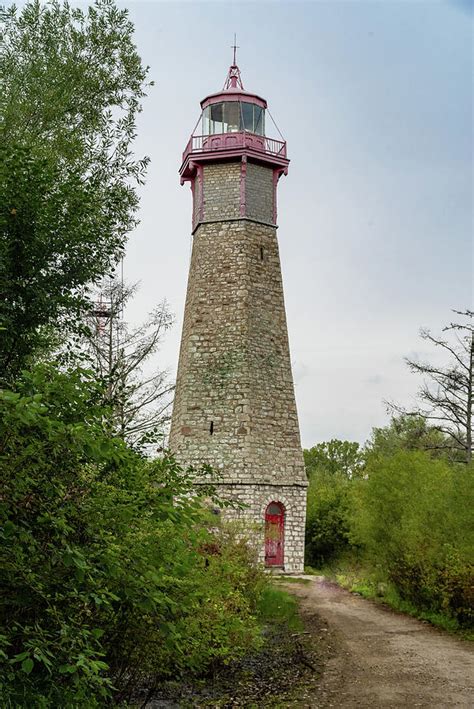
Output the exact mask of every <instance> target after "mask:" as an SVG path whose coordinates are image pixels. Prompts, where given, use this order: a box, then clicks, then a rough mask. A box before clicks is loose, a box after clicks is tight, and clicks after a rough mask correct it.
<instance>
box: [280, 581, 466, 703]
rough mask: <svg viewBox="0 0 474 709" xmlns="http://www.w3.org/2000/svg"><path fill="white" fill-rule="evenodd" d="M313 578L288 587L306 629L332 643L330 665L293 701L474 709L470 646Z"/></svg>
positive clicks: (326, 644)
mask: <svg viewBox="0 0 474 709" xmlns="http://www.w3.org/2000/svg"><path fill="white" fill-rule="evenodd" d="M307 578H311V583H309V584H306V585H304V586H303V585H301V586H300V585H297V584H288V585H287V589H288V590H289V591H291V592H292V593H294V594H295V595H297V596H298V597H299V598H300V601H301V610H302V613H303V616H304V617H305V619H306V629H307V630H309V631H310V632H311V633H312V634H313V635H314V636H315V638H316V639H317V640H318V641H319V642H320V643H321V645H322V646H323V647H325V648H326V663H325V669H324V672H323V675H322V677H321V678H320V680H319V682H318V686H317V687H316V689H314V688H312V696H308V695H305V696H304V699H303V697H301V703H300V702H297V703H296V704H295V705H294V706H305V707H331V706H334V707H363V708H364V709H369V708H371V707H407V708H409V709H411V708H412V707H473V708H474V686H473V685H474V651H473V648H472V646H471V645H470V644H469V643H467V642H465V641H462V640H459V639H457V638H454V637H452V636H450V635H447V634H446V633H444V632H442V631H439V630H435V629H434V628H432V627H431V626H430V625H428V624H426V623H423V622H420V621H418V620H416V619H414V618H411V617H408V616H405V615H402V614H399V613H396V612H394V611H391V610H389V609H387V608H386V607H383V606H380V605H378V604H375V603H372V602H370V601H367V600H365V599H363V598H361V597H360V596H356V595H354V594H351V593H349V592H348V591H345V590H343V589H341V588H340V587H339V586H337V585H335V584H333V583H329V582H327V581H326V580H325V579H324V577H307ZM312 619H313V621H314V623H313V622H312ZM321 620H322V621H323V622H324V626H325V627H323V626H322V625H321Z"/></svg>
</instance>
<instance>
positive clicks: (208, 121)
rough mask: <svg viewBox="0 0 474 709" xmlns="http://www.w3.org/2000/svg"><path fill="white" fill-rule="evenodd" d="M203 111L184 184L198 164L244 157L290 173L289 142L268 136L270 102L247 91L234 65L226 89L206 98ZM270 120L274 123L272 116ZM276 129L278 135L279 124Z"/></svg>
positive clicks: (187, 153) (186, 159)
mask: <svg viewBox="0 0 474 709" xmlns="http://www.w3.org/2000/svg"><path fill="white" fill-rule="evenodd" d="M201 109H202V112H201V115H200V117H199V120H198V122H197V124H196V127H195V129H194V131H193V133H192V135H191V137H190V139H189V141H188V144H187V145H186V148H185V150H184V152H183V162H182V165H181V168H180V171H179V172H180V175H181V183H184V182H185V181H187V180H192V179H193V176H194V174H195V171H196V168H197V165H199V164H203V163H204V162H208V161H214V160H225V159H238V158H243V157H245V158H247V157H248V158H250V159H251V160H253V161H255V162H257V163H260V164H265V165H268V166H269V167H273V168H275V169H277V170H279V172H280V174H281V173H284V174H286V173H287V171H288V163H289V160H288V159H287V157H286V142H285V140H283V137H282V136H281V134H280V137H281V140H280V139H277V138H273V137H270V136H269V135H268V123H269V121H268V117H267V113H269V112H268V107H267V102H266V101H265V99H263V98H261V96H258V95H257V94H253V93H250V92H248V91H245V89H244V87H243V84H242V79H241V76H240V70H239V67H238V66H237V65H236V64H235V63H234V64H233V65H232V66H231V67H230V69H229V72H228V75H227V78H226V81H225V84H224V87H223V89H222V90H221V91H219V92H218V93H214V94H210V95H209V96H206V98H204V99H203V100H202V101H201ZM270 120H271V121H273V119H271V116H270ZM273 124H274V122H273ZM274 126H275V131H278V128H277V127H276V124H274ZM278 132H279V131H278Z"/></svg>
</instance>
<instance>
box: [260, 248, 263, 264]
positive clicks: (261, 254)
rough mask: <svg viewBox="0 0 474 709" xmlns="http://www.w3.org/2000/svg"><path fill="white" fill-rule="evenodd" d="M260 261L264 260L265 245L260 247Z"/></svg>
mask: <svg viewBox="0 0 474 709" xmlns="http://www.w3.org/2000/svg"><path fill="white" fill-rule="evenodd" d="M260 261H263V246H261V247H260Z"/></svg>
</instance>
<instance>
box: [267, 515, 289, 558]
mask: <svg viewBox="0 0 474 709" xmlns="http://www.w3.org/2000/svg"><path fill="white" fill-rule="evenodd" d="M284 533H285V508H284V507H283V505H282V504H281V502H270V504H269V505H268V507H267V509H266V510H265V566H283V559H284Z"/></svg>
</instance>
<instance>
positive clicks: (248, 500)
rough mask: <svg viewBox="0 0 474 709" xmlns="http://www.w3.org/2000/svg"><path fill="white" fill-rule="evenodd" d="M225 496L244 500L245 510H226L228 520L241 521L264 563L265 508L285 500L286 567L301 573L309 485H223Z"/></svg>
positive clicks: (290, 571)
mask: <svg viewBox="0 0 474 709" xmlns="http://www.w3.org/2000/svg"><path fill="white" fill-rule="evenodd" d="M220 494H221V496H222V497H223V498H224V499H232V500H238V501H239V502H244V503H245V504H246V508H244V509H242V510H232V509H227V510H225V511H224V517H225V519H229V520H233V521H234V520H238V521H239V522H242V524H243V525H244V533H245V532H247V531H248V535H249V539H251V540H252V541H253V543H254V544H255V546H256V548H257V550H258V557H259V561H260V562H261V563H262V564H264V563H265V540H264V536H265V535H264V530H265V510H266V509H267V507H268V505H269V504H270V502H282V503H283V505H284V508H285V522H284V530H285V532H284V542H283V547H284V562H283V565H284V570H285V572H286V573H295V572H296V573H300V572H301V571H303V569H304V530H305V520H306V488H305V487H297V486H288V487H274V486H270V485H258V486H257V485H255V486H253V485H229V486H222V487H221V488H220Z"/></svg>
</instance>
